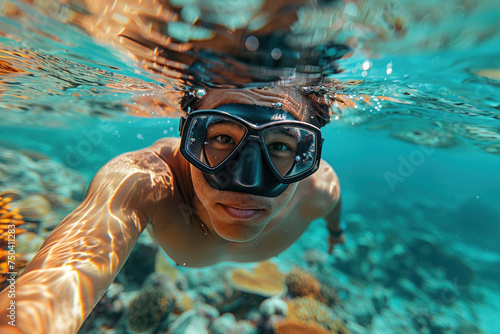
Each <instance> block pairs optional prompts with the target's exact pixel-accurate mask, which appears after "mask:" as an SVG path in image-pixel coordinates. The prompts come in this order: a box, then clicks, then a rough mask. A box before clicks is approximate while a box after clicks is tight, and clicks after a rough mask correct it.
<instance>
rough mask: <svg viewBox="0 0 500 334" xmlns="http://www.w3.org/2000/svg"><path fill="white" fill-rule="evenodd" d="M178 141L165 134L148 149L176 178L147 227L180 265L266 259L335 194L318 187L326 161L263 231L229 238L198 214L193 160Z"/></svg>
mask: <svg viewBox="0 0 500 334" xmlns="http://www.w3.org/2000/svg"><path fill="white" fill-rule="evenodd" d="M178 143H179V139H175V138H166V139H163V140H161V141H159V142H157V143H155V144H154V145H153V146H151V147H150V148H148V149H147V150H152V151H153V152H155V153H156V154H157V155H158V156H159V157H160V158H161V159H162V160H163V161H164V162H165V165H164V167H165V168H170V170H171V172H172V174H173V178H174V181H175V183H174V184H173V186H172V187H173V191H172V192H171V195H170V196H167V197H164V198H163V199H161V200H159V201H158V202H157V203H155V205H154V206H152V207H151V209H150V210H151V212H149V213H148V216H149V217H150V220H151V223H150V224H149V226H148V231H149V233H150V234H151V236H152V237H153V238H154V239H155V240H156V242H157V243H158V244H159V245H160V246H161V247H162V248H163V250H164V251H165V252H166V253H167V254H168V255H169V256H170V257H171V258H172V259H173V260H174V261H175V262H176V263H177V264H179V265H184V266H188V267H201V266H208V265H212V264H215V263H218V262H221V261H236V262H253V261H261V260H265V259H268V258H270V257H273V256H275V255H277V254H279V253H281V252H282V251H284V250H285V249H287V248H288V247H289V246H290V245H292V244H293V243H294V242H295V241H296V240H297V239H298V238H299V237H300V236H301V235H302V233H303V232H304V231H305V230H306V229H307V227H308V226H309V224H310V223H311V221H313V220H314V219H316V218H319V217H323V216H325V215H326V213H328V211H329V210H330V209H331V208H332V204H334V203H332V201H334V198H332V197H331V196H328V197H330V198H325V196H324V191H318V189H320V188H321V187H318V184H324V182H323V181H324V180H322V179H321V178H322V177H323V178H324V175H325V171H326V172H327V173H328V172H329V170H331V167H330V166H328V165H327V164H326V163H322V166H321V168H320V171H319V172H320V173H318V172H317V173H315V174H313V175H312V176H310V177H308V178H306V179H304V180H302V181H300V182H299V185H298V187H297V190H296V192H295V194H294V195H293V197H292V198H291V200H290V202H289V203H288V204H287V205H286V207H285V208H284V209H282V210H281V212H279V213H278V214H277V215H276V216H275V217H274V218H272V220H271V221H270V223H269V224H268V226H267V227H266V228H265V229H264V230H263V232H262V233H261V234H260V235H259V236H257V237H256V238H255V239H253V240H251V241H249V242H231V241H227V240H225V239H223V238H221V237H220V236H218V235H217V234H216V233H213V232H211V231H210V230H209V229H208V228H206V226H205V225H204V224H203V222H202V220H201V219H200V218H199V217H198V215H197V211H196V209H195V205H194V196H195V195H194V192H193V189H192V184H191V181H190V174H189V164H188V162H187V161H186V160H185V159H184V157H183V156H182V155H181V154H180V153H179V151H178V149H177V148H178ZM167 163H168V165H167ZM321 169H323V172H321ZM331 172H332V173H333V170H331ZM335 180H336V176H335ZM304 198H307V201H304V200H303V199H304ZM325 247H326V241H325Z"/></svg>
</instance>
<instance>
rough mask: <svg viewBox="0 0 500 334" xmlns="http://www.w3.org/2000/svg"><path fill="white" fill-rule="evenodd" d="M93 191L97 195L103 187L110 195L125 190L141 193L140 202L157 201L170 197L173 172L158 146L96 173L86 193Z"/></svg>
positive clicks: (124, 157) (121, 157) (120, 158)
mask: <svg viewBox="0 0 500 334" xmlns="http://www.w3.org/2000/svg"><path fill="white" fill-rule="evenodd" d="M163 146H165V145H163ZM167 146H168V145H167ZM96 187H97V188H99V190H100V191H101V190H105V189H102V188H103V187H105V188H107V189H108V191H110V192H112V193H116V192H117V191H118V190H119V189H124V188H130V189H132V188H133V189H136V190H139V189H140V191H139V193H140V194H142V195H145V197H142V198H141V199H142V200H154V201H157V200H160V199H161V198H165V197H167V196H168V195H169V194H171V192H172V171H171V169H170V167H169V165H168V164H167V162H166V160H165V159H162V158H161V157H160V154H159V149H158V142H157V143H155V144H153V145H152V146H150V147H147V148H144V149H141V150H138V151H133V152H127V153H124V154H121V155H119V156H117V157H115V158H114V159H112V160H111V161H109V162H108V163H107V164H106V165H104V166H103V167H102V168H101V169H100V170H99V171H98V172H97V174H96V175H95V177H94V179H93V180H92V183H91V185H90V187H89V190H91V189H93V188H96ZM129 194H130V192H129Z"/></svg>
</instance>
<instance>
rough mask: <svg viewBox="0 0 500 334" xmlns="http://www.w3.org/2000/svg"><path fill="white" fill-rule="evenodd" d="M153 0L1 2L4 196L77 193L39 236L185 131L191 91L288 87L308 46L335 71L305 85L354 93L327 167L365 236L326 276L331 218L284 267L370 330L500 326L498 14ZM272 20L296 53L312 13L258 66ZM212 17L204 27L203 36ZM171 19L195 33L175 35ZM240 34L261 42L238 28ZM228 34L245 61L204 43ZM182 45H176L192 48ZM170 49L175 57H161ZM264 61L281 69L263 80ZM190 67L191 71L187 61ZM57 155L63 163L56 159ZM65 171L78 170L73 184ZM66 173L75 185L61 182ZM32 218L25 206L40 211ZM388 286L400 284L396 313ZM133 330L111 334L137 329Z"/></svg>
mask: <svg viewBox="0 0 500 334" xmlns="http://www.w3.org/2000/svg"><path fill="white" fill-rule="evenodd" d="M141 3H142V2H137V3H135V2H132V1H122V2H115V3H114V5H113V2H110V3H107V2H106V1H102V2H97V1H96V2H92V1H6V0H0V152H1V156H0V167H1V168H0V191H17V192H20V193H21V195H22V196H21V197H24V196H33V195H36V194H38V193H44V194H46V193H52V194H57V195H58V196H62V197H61V198H60V199H59V202H61V203H63V204H59V205H55V204H54V203H56V202H57V201H55V200H54V199H52V200H51V201H50V202H51V203H50V204H51V210H52V211H53V213H51V214H46V215H40V214H39V215H38V216H36V215H35V214H32V216H33V217H32V218H31V223H34V224H35V225H36V226H34V227H33V228H32V230H33V231H36V233H38V234H39V235H42V236H44V235H46V233H48V232H49V231H50V229H51V227H53V226H54V224H57V223H58V222H59V221H60V219H61V218H63V217H64V215H65V214H67V213H69V212H70V211H71V209H72V208H74V207H75V205H76V204H77V203H78V201H79V200H81V199H82V196H83V193H84V189H85V188H86V186H87V185H88V182H89V181H90V180H91V178H92V176H93V175H94V174H95V172H96V171H97V170H98V169H99V168H100V167H101V166H102V165H104V164H105V163H106V162H107V161H109V160H110V159H111V158H113V157H114V156H116V155H118V154H120V153H123V152H127V151H131V150H136V149H140V148H143V147H145V146H148V145H150V144H152V143H153V142H154V141H156V140H157V139H159V138H162V137H165V136H168V137H170V136H178V130H177V129H178V120H177V117H176V115H178V109H177V103H178V97H179V96H180V95H179V92H180V91H181V90H182V88H183V85H184V84H186V82H189V81H190V80H191V82H194V81H198V82H205V83H207V82H210V80H212V82H211V83H212V84H217V85H226V84H234V85H236V86H244V85H245V84H249V83H258V84H263V83H265V84H272V83H273V82H274V83H277V82H279V78H283V77H287V76H288V77H290V63H289V62H290V61H291V60H290V59H287V58H286V57H288V56H287V53H286V52H285V51H286V50H287V49H286V47H288V48H292V46H293V47H295V48H296V49H297V48H302V49H306V50H309V49H311V48H315V47H316V48H317V46H318V45H325V43H327V45H328V47H326V48H323V49H321V54H322V56H321V57H323V58H321V57H319V58H321V59H319V58H318V57H317V55H316V54H315V53H314V52H311V53H303V54H301V58H300V61H303V63H301V62H300V61H299V62H297V64H299V65H301V66H302V65H304V66H302V67H300V66H299V65H297V67H296V68H295V72H293V73H294V76H293V77H294V78H295V79H296V80H297V81H298V82H299V83H304V84H305V83H307V82H308V80H309V81H310V80H315V79H316V78H317V77H318V76H319V77H321V76H327V77H329V78H330V79H332V80H336V82H338V83H340V85H339V88H338V92H337V95H336V98H337V99H336V102H335V106H334V107H333V110H332V112H333V114H332V115H333V116H332V122H331V123H330V124H329V125H327V126H326V128H324V130H323V136H324V137H325V138H326V147H325V149H324V152H323V158H324V159H325V160H326V161H328V162H329V163H330V164H331V165H332V166H333V167H334V169H335V170H336V171H337V173H338V175H339V177H340V181H341V186H342V192H343V202H344V213H343V215H344V218H345V220H346V221H347V223H348V225H349V233H348V234H347V237H348V242H347V244H346V245H345V246H344V247H340V248H339V249H338V250H337V251H336V254H335V256H333V257H332V258H330V259H328V260H324V261H323V262H321V261H319V262H318V263H319V264H318V263H316V266H313V267H311V266H309V265H310V263H309V262H308V261H307V259H305V258H304V254H308V253H307V252H308V251H310V250H311V249H315V248H316V249H317V251H318V252H319V253H321V254H323V253H324V252H325V250H326V247H327V246H326V229H325V228H324V225H322V224H321V222H315V223H314V224H313V225H312V227H311V228H310V229H309V230H308V232H307V234H306V235H305V236H304V237H303V238H302V239H301V240H300V241H299V242H298V243H297V245H294V246H293V247H292V248H291V249H290V250H288V251H287V252H285V254H283V255H281V256H280V257H278V258H277V260H276V262H277V263H278V264H279V265H280V266H281V268H282V270H283V271H284V272H287V271H288V270H289V269H290V268H291V266H293V265H299V266H301V267H302V268H303V269H306V270H308V271H310V272H312V273H313V274H315V275H316V276H317V277H318V279H319V280H320V281H322V282H323V283H324V284H326V285H328V283H327V281H328V280H329V279H330V278H329V277H331V276H335V277H336V278H338V280H339V281H335V283H331V285H334V286H335V287H336V288H338V289H339V290H342V289H343V290H342V291H348V292H345V294H344V295H341V299H343V303H342V306H341V307H340V306H338V305H337V306H331V309H332V310H333V311H334V312H335V313H336V315H337V317H339V318H340V319H342V320H343V321H345V322H346V325H347V328H348V329H349V330H350V331H351V332H353V333H365V332H366V333H375V332H377V333H401V332H405V333H411V332H415V333H424V332H425V333H428V332H430V333H480V332H481V333H495V332H500V328H499V327H498V324H497V322H498V321H496V320H498V319H499V318H500V309H499V307H498V300H499V298H500V286H499V284H498V282H499V279H500V272H499V271H498V268H499V266H500V244H499V243H498V241H497V240H498V235H499V234H500V208H499V203H500V172H499V171H500V124H499V122H500V57H499V55H500V34H499V30H498V22H499V21H498V20H499V19H500V8H499V7H500V6H499V5H498V4H496V2H494V1H466V0H455V1H452V0H449V1H440V2H436V1H424V2H418V3H416V2H414V1H400V2H396V1H388V2H386V1H371V2H364V1H345V2H340V1H332V2H329V1H318V2H307V1H305V2H304V3H302V2H300V4H297V7H293V6H292V7H291V8H288V11H284V10H283V8H287V7H286V6H285V5H283V4H282V3H281V2H277V3H278V5H276V8H278V9H280V10H279V11H278V10H276V8H275V7H273V6H269V7H266V6H264V4H267V2H263V1H250V2H246V3H244V2H236V3H232V5H231V6H229V5H228V3H227V2H224V1H213V2H210V3H203V2H201V1H186V2H180V1H170V2H166V1H165V2H156V1H151V2H150V3H149V2H147V3H146V2H144V3H142V4H141ZM160 4H161V5H160ZM279 5H282V6H281V7H280V6H279ZM302 5H304V6H305V8H309V9H308V10H306V9H299V7H300V6H302ZM158 6H160V7H161V8H160V9H159V7H158ZM245 6H246V7H245ZM308 6H309V7H308ZM130 8H132V9H133V10H132V9H130ZM273 8H274V9H273ZM311 8H312V9H311ZM273 10H274V11H273ZM217 13H218V14H217ZM221 13H222V14H221ZM231 13H232V14H233V16H231V15H230V14H231ZM234 13H240V14H241V15H239V16H238V15H236V16H234V15H235V14H234ZM245 13H247V14H248V15H249V16H248V17H244V16H245V15H243V14H245ZM266 13H267V14H269V15H271V17H272V15H277V17H278V18H279V19H280V20H281V21H280V20H276V21H277V22H278V23H276V24H275V26H273V29H274V30H273V29H271V30H269V31H270V33H268V34H267V35H265V36H266V38H263V37H262V38H261V40H260V41H261V43H262V45H264V42H263V41H265V42H266V43H268V41H269V40H270V39H269V38H268V37H269V36H278V37H276V40H274V42H276V43H281V44H279V45H283V43H284V42H283V40H285V41H288V42H289V39H286V38H285V37H283V36H282V35H283V33H282V32H281V30H282V27H281V26H280V25H282V26H287V27H288V26H289V25H290V24H291V23H290V22H288V21H286V20H285V18H287V17H290V16H293V17H299V21H300V24H296V25H295V26H294V29H292V30H293V36H294V39H293V43H292V42H289V43H288V44H287V45H285V46H284V47H283V48H282V51H280V52H282V53H283V58H282V63H279V64H276V63H275V62H272V61H271V63H269V64H268V63H265V62H266V61H267V60H266V59H267V58H266V57H265V56H261V55H258V54H257V55H256V54H251V55H250V56H248V55H247V54H245V52H247V53H248V52H252V50H251V48H252V47H251V45H250V47H249V44H248V43H246V44H242V39H244V40H246V41H247V42H251V41H252V40H251V39H250V40H249V39H248V36H253V35H252V33H251V32H252V30H251V29H250V28H249V26H251V24H255V25H258V26H259V25H260V26H262V25H263V23H262V22H261V21H262V20H264V21H266V18H267V19H268V17H267V16H266V15H265V14H266ZM290 13H299V14H298V15H297V14H295V15H291V14H290ZM134 15H135V16H134ZM252 15H253V16H252ZM193 17H195V18H193ZM252 17H253V18H255V17H257V18H260V19H259V20H261V21H259V20H257V19H251V18H252ZM137 18H140V19H137ZM151 18H154V20H152V19H151ZM149 19H151V20H149ZM203 19H204V20H205V21H204V22H205V23H207V24H206V25H205V26H203V25H201V26H203V27H204V28H203V29H201V28H199V27H200V25H197V24H194V23H195V22H200V21H203ZM141 20H142V21H141ZM169 21H175V22H177V23H179V24H178V25H175V24H170V25H167V28H165V26H163V25H162V24H164V23H165V22H169ZM242 22H244V23H245V24H246V26H244V25H243V23H242ZM249 22H250V23H249ZM259 22H260V23H259ZM280 22H282V24H280ZM142 25H146V27H142ZM158 26H161V28H158ZM260 26H259V27H260ZM124 27H125V28H124ZM207 27H211V28H212V29H213V31H212V32H211V31H210V29H208V28H207ZM241 27H243V28H244V29H243V28H241ZM240 28H241V30H242V31H245V33H246V34H247V35H244V34H243V35H242V34H238V33H236V32H238V31H240V30H238V29H240ZM116 29H118V30H116ZM141 29H145V30H147V31H148V33H147V34H140V33H139V32H140V31H143V30H141ZM224 29H226V30H231V29H232V30H231V31H233V32H235V33H234V36H233V37H232V38H233V39H234V40H233V42H234V41H236V42H238V43H239V44H237V45H245V47H246V50H245V48H243V49H242V50H241V49H237V48H236V49H235V50H236V51H235V52H234V54H231V53H229V51H228V50H230V48H229V46H228V45H230V43H229V44H220V45H222V47H221V48H220V50H219V51H220V52H219V53H217V52H215V51H217V47H216V46H213V48H207V45H206V44H204V41H205V40H209V41H210V38H214V37H213V32H214V31H215V33H216V38H215V39H217V38H218V37H220V36H222V34H221V33H220V31H224ZM253 29H254V31H255V30H256V29H257V28H255V27H254V28H253ZM280 29H281V30H280ZM117 31H121V35H120V34H118V33H117ZM123 31H125V32H127V33H128V36H129V38H125V37H123V36H126V34H125V33H123ZM156 31H161V32H162V33H163V35H162V34H160V33H158V34H155V32H156ZM277 31H278V32H279V33H277ZM273 33H274V35H273ZM268 35H269V36H268ZM117 36H120V37H119V38H118V37H117ZM130 36H132V37H130ZM165 36H167V37H168V36H170V37H171V38H174V39H175V40H176V42H177V44H176V45H175V47H174V46H172V44H168V43H165V41H164V40H162V39H161V38H163V37H165ZM242 36H243V37H242ZM245 36H246V37H245ZM183 38H184V40H183ZM130 41H133V43H132V42H130ZM162 41H163V42H162ZM236 42H235V43H236ZM332 42H334V43H333V44H328V43H332ZM155 43H156V44H155ZM161 43H163V45H164V49H163V50H160V51H159V50H158V49H156V47H154V45H157V44H161ZM189 43H191V44H190V47H191V50H195V51H196V52H194V51H193V53H190V54H189V57H188V58H189V59H188V58H185V54H184V53H183V52H182V47H184V46H186V45H187V44H189ZM269 43H271V42H269ZM285 44H286V43H285ZM138 45H142V46H146V47H139V46H138ZM213 45H219V44H217V43H215V44H213ZM269 45H271V44H269ZM269 45H265V46H266V47H269ZM304 45H307V47H304ZM271 46H272V45H271ZM292 49H293V48H292ZM302 49H301V50H302ZM151 50H152V51H151ZM179 50H180V51H179ZM207 50H209V52H208V51H207ZM214 50H215V51H214ZM238 50H239V51H238ZM266 50H267V49H266ZM273 50H274V48H273ZM316 50H317V49H316ZM240 51H241V52H240ZM332 52H333V54H332ZM214 54H215V55H216V56H214ZM290 54H293V53H290ZM325 54H326V55H327V56H325ZM328 55H329V56H330V58H331V59H334V60H335V59H336V58H339V57H342V58H340V59H339V60H338V62H333V61H332V62H330V63H327V65H325V66H323V67H322V68H321V69H319V70H314V69H312V70H311V69H310V68H308V67H307V66H305V65H307V61H310V62H312V61H319V60H321V61H324V58H325V57H326V59H329V58H328ZM254 56H255V57H256V59H257V60H251V59H253V58H252V57H254ZM169 57H170V58H169ZM231 57H233V58H231ZM259 57H260V58H259ZM290 57H291V59H292V58H293V57H292V56H290ZM278 58H279V57H278ZM193 59H194V60H193ZM227 59H236V60H237V61H239V62H241V64H245V66H248V67H247V68H243V69H244V70H245V69H246V70H248V71H251V72H252V70H253V72H252V73H253V76H245V75H242V76H240V77H238V80H239V81H238V80H236V79H234V78H233V77H231V76H230V75H229V74H228V73H229V72H231V70H228V69H227V68H224V67H223V66H222V67H221V68H219V67H217V66H213V67H208V70H205V71H201V70H200V66H201V67H203V66H205V67H207V63H210V62H211V61H212V62H213V63H216V64H219V63H224V62H225V61H227ZM249 59H250V60H249ZM273 59H274V58H273ZM318 59H319V60H318ZM259 60H261V61H262V62H263V64H264V65H265V66H269V67H270V68H274V69H275V71H276V73H274V74H275V75H274V76H264V75H263V74H262V73H267V72H265V71H261V72H259V71H260V70H261V69H262V68H261V67H259V66H257V65H255V64H254V62H257V61H259ZM275 60H276V59H275ZM186 62H191V63H190V65H191V67H185V66H182V64H184V63H186ZM287 62H288V63H287ZM200 64H201V65H200ZM160 65H163V66H160ZM202 65H203V66H202ZM264 65H263V66H264ZM252 66H257V70H255V67H252ZM265 66H264V67H263V68H267V67H265ZM337 66H338V68H337ZM256 73H257V74H256ZM247 74H248V73H247ZM277 78H278V79H277ZM231 80H233V81H231ZM235 80H236V81H235ZM384 97H385V98H384ZM387 97H388V98H389V99H387ZM12 152H15V153H14V154H19V155H25V156H26V159H29V162H30V164H31V163H32V164H33V166H35V165H36V166H37V167H31V165H30V166H27V163H26V161H25V160H20V159H15V158H13V157H12ZM47 159H48V160H50V161H52V162H53V164H49V163H43V162H44V161H45V160H47ZM54 166H58V167H54ZM25 169H29V170H30V171H34V173H35V174H36V175H38V178H37V176H36V175H35V174H28V173H26V172H23V170H25ZM63 169H64V170H65V171H66V170H70V171H74V172H76V174H64V173H61V172H57V170H63ZM54 170H56V172H54ZM67 173H70V172H67ZM49 174H50V175H53V174H54V175H56V176H57V175H59V176H58V177H54V178H53V179H51V180H50V182H49V181H47V179H46V178H47V175H49ZM33 175H35V176H33ZM66 176H67V179H65V177H66ZM34 179H36V180H39V179H41V180H42V181H40V182H38V181H36V180H35V181H33V180H34ZM37 182H38V183H40V185H39V186H38V188H37V187H35V186H34V184H38V183H37ZM75 184H79V185H80V186H79V187H75ZM49 197H50V196H49ZM59 202H57V203H59ZM31 210H32V211H33V210H34V209H31ZM32 211H29V210H27V209H26V210H25V212H26V214H27V215H28V216H29V215H30V212H31V213H32ZM35 211H36V210H35ZM54 212H56V213H57V214H55V213H54ZM47 217H49V218H47ZM27 220H28V221H30V219H29V218H28V219H27ZM42 220H47V221H49V222H48V223H47V226H46V227H43V228H41V227H40V224H41V223H40V222H41V221H42ZM28 230H29V228H28ZM146 243H147V242H146ZM150 247H153V246H150ZM318 248H319V249H318ZM35 250H36V249H35ZM33 251H34V250H33V249H29V250H26V253H29V252H33ZM131 261H133V259H132V260H131ZM308 266H309V267H308ZM322 266H323V267H322ZM131 267H132V266H131ZM331 268H335V269H331ZM418 268H423V270H424V271H425V270H427V271H426V272H423V271H421V270H419V269H418ZM153 269H154V268H153ZM153 269H151V270H153ZM327 269H328V270H335V271H334V272H331V271H328V270H327ZM125 270H129V274H128V276H127V275H123V276H122V280H121V281H120V282H119V284H121V285H123V286H124V289H125V290H134V289H133V288H131V287H132V286H134V284H135V285H137V284H139V285H140V283H141V280H140V279H136V277H137V276H140V275H138V274H137V273H135V274H131V272H133V269H132V268H130V267H129V268H128V269H127V267H126V268H125ZM193 271H194V270H193ZM185 275H188V276H189V275H194V274H189V273H188V274H185ZM214 275H215V274H214ZM322 275H323V276H322ZM123 277H125V278H123ZM127 277H128V279H127ZM131 277H132V278H131ZM188 280H189V282H190V284H191V285H190V287H191V288H192V289H193V290H196V283H193V279H192V278H189V279H188ZM127 282H128V283H127ZM127 284H130V286H131V287H130V288H129V287H127ZM199 284H200V285H202V283H199ZM374 287H383V289H384V298H385V299H384V298H382V299H384V300H385V301H384V302H381V301H379V299H377V298H379V297H378V295H377V294H376V293H374V292H373V291H374V290H373V289H374ZM214 289H215V288H214ZM349 291H350V292H349ZM449 294H452V295H453V297H452V298H451V299H452V300H451V301H450V298H449ZM110 299H112V298H111V297H109V296H108V300H110ZM376 301H378V302H380V303H382V304H383V305H382V306H380V307H379V306H377V305H378V304H377V303H378V302H376ZM424 304H425V305H424ZM104 305H105V306H104V307H103V308H102V309H101V311H100V312H101V313H99V314H98V315H93V316H91V318H90V320H89V321H88V322H87V323H86V327H84V329H82V331H81V332H82V333H86V332H99V333H100V332H103V333H104V332H105V330H104V329H103V325H102V324H103V323H104V324H105V323H106V320H103V319H106V318H108V320H109V318H110V317H111V316H110V314H114V313H112V312H111V311H109V309H106V307H108V308H109V307H110V306H109V305H108V306H106V305H107V304H104ZM367 305H369V306H367ZM370 305H371V306H370ZM122 308H125V309H126V306H123V307H122ZM367 309H368V310H367ZM219 311H220V309H219ZM233 311H234V310H233ZM107 312H108V313H107ZM110 312H111V313H110ZM221 313H222V311H221ZM233 313H234V314H236V312H233ZM114 316H116V314H114ZM118 318H119V319H121V313H119V317H118ZM242 319H246V318H245V317H242ZM398 319H399V320H398ZM494 319H496V320H494ZM120 321H122V322H123V321H124V320H114V322H113V321H112V322H111V323H113V325H109V323H108V324H107V325H106V326H107V327H106V328H108V329H109V328H114V330H116V332H124V331H126V329H124V328H125V327H126V326H124V325H123V324H122V323H120ZM120 324H121V325H120ZM120 326H121V327H120ZM261 330H262V329H261ZM212 331H213V332H215V330H214V329H212ZM158 332H160V331H159V330H158ZM178 332H179V333H180V332H182V330H179V331H178Z"/></svg>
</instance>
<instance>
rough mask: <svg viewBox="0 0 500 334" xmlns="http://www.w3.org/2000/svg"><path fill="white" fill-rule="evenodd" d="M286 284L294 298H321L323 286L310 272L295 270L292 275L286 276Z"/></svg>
mask: <svg viewBox="0 0 500 334" xmlns="http://www.w3.org/2000/svg"><path fill="white" fill-rule="evenodd" d="M286 284H287V286H288V291H289V292H290V294H291V295H292V296H294V297H295V296H296V297H307V296H309V297H314V298H316V297H319V296H320V291H321V284H320V283H319V282H318V280H316V278H315V277H314V276H313V275H311V274H309V273H308V272H306V271H304V270H302V269H299V268H295V269H294V270H293V271H292V272H291V273H289V274H288V275H286Z"/></svg>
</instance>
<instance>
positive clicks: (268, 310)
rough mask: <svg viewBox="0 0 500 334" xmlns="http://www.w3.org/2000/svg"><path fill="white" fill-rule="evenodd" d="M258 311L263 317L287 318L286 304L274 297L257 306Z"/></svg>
mask: <svg viewBox="0 0 500 334" xmlns="http://www.w3.org/2000/svg"><path fill="white" fill-rule="evenodd" d="M259 311H260V312H261V313H262V314H263V315H264V316H265V317H269V316H271V315H274V314H278V315H283V316H287V315H288V304H287V303H286V302H285V301H284V300H283V299H281V298H279V297H276V296H275V297H271V298H268V299H266V300H264V301H263V302H262V303H261V304H260V306H259Z"/></svg>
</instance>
